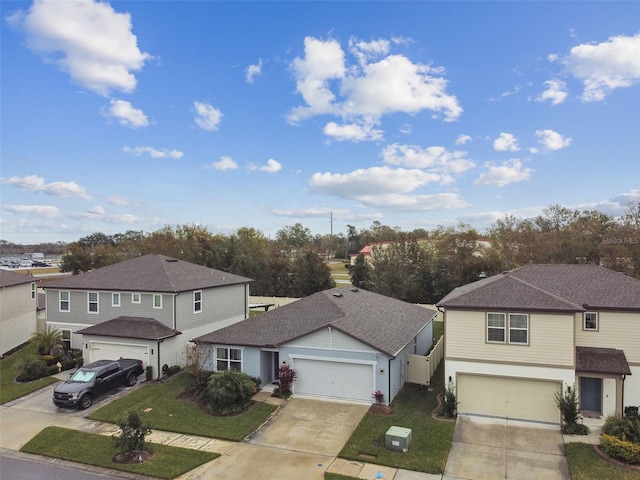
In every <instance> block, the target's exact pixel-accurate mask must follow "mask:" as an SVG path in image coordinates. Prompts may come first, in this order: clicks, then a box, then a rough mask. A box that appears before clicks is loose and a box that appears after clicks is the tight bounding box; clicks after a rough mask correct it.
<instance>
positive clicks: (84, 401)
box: [79, 393, 93, 410]
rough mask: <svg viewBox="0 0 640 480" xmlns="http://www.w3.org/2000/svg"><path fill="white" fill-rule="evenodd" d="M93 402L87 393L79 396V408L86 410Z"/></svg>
mask: <svg viewBox="0 0 640 480" xmlns="http://www.w3.org/2000/svg"><path fill="white" fill-rule="evenodd" d="M92 403H93V397H92V396H91V395H90V394H89V393H85V394H84V395H83V396H82V397H80V404H79V407H80V410H86V409H87V408H89V407H90V406H91V404H92Z"/></svg>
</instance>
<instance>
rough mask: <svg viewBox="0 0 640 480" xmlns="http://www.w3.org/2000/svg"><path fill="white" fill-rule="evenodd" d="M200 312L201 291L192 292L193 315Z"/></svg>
mask: <svg viewBox="0 0 640 480" xmlns="http://www.w3.org/2000/svg"><path fill="white" fill-rule="evenodd" d="M201 311H202V291H201V290H199V291H197V292H193V313H200V312H201Z"/></svg>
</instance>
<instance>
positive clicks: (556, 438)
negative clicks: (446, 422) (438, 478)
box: [445, 415, 571, 480]
mask: <svg viewBox="0 0 640 480" xmlns="http://www.w3.org/2000/svg"><path fill="white" fill-rule="evenodd" d="M447 477H455V478H460V479H467V480H504V479H513V480H515V479H518V480H529V479H531V480H538V479H542V478H544V479H545V480H569V479H570V478H571V477H570V475H569V466H568V464H567V459H566V457H565V455H564V447H563V441H562V435H561V433H560V429H559V427H558V426H546V425H536V424H533V423H530V422H517V421H513V420H506V419H485V418H481V417H472V416H466V415H461V416H459V417H458V420H457V422H456V429H455V433H454V437H453V444H452V447H451V451H450V452H449V458H448V460H447V465H446V467H445V478H447Z"/></svg>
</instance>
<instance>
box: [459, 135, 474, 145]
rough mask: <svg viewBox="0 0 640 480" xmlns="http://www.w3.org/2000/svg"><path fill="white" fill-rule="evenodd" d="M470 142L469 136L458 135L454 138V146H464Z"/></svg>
mask: <svg viewBox="0 0 640 480" xmlns="http://www.w3.org/2000/svg"><path fill="white" fill-rule="evenodd" d="M470 141H471V137H470V136H469V135H465V134H464V133H462V134H460V135H458V138H456V145H464V144H465V143H467V142H470Z"/></svg>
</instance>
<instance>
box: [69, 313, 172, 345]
mask: <svg viewBox="0 0 640 480" xmlns="http://www.w3.org/2000/svg"><path fill="white" fill-rule="evenodd" d="M77 333H81V334H83V335H100V336H104V337H118V338H139V339H142V340H163V339H165V338H170V337H175V336H176V335H180V334H181V332H179V331H178V330H174V329H173V328H169V327H167V326H166V325H163V324H162V323H160V322H159V321H157V320H156V319H155V318H144V317H118V318H114V319H113V320H108V321H106V322H102V323H99V324H97V325H93V326H91V327H87V328H83V329H82V330H78V332H77Z"/></svg>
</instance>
